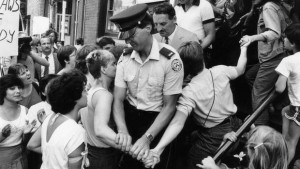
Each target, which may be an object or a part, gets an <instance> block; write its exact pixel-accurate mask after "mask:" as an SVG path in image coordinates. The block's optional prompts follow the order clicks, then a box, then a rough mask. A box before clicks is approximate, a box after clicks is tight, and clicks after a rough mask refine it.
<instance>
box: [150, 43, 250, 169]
mask: <svg viewBox="0 0 300 169" xmlns="http://www.w3.org/2000/svg"><path fill="white" fill-rule="evenodd" d="M247 45H248V44H245V45H244V46H241V54H240V58H239V61H238V64H237V66H224V65H219V66H215V67H212V68H210V69H207V68H206V67H205V64H204V59H203V58H204V56H203V51H202V47H201V46H200V44H199V43H197V42H186V43H184V44H183V45H182V46H181V47H180V48H179V54H180V57H181V58H182V61H183V64H184V67H185V69H184V74H185V76H187V75H192V77H193V78H192V80H191V82H190V83H189V84H187V86H186V87H185V88H184V89H183V91H182V95H181V96H180V98H179V100H178V103H177V112H176V114H175V116H174V118H173V119H172V121H171V122H170V124H169V126H168V127H167V129H166V131H165V133H164V135H163V137H162V138H161V140H160V141H159V143H158V144H157V146H156V147H155V148H154V149H152V150H151V153H150V156H149V157H148V158H150V160H145V165H146V166H148V167H149V166H152V167H153V166H155V163H156V162H159V161H160V160H159V159H160V158H159V156H160V154H161V153H162V152H163V151H164V149H165V147H166V146H167V145H168V144H170V143H171V141H172V140H174V139H175V138H176V137H177V135H178V134H179V133H180V131H181V130H182V128H183V126H184V123H185V121H186V119H187V117H188V116H190V115H191V116H192V118H193V120H194V121H195V123H196V125H197V133H196V134H195V140H194V141H193V143H192V147H191V148H190V151H189V153H188V166H187V168H189V169H196V168H197V167H196V164H198V163H200V162H201V160H202V159H203V158H205V157H207V156H211V155H213V154H214V153H215V152H216V150H217V149H218V147H219V146H220V144H221V142H222V140H223V137H224V135H225V134H226V133H229V132H230V131H232V130H233V129H232V126H231V116H232V115H234V114H235V113H236V112H237V107H236V105H235V104H234V102H233V96H232V91H231V88H230V80H233V79H236V78H237V77H239V76H240V75H242V74H243V73H244V72H245V69H246V63H247V47H248V46H247ZM151 155H152V156H151ZM151 157H152V159H151ZM149 161H150V162H151V161H154V163H152V164H151V163H150V164H149V163H148V162H149Z"/></svg>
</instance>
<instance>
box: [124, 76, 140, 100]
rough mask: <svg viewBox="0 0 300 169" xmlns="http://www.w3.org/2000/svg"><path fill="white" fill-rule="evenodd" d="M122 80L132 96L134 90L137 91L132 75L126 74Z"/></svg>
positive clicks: (134, 92)
mask: <svg viewBox="0 0 300 169" xmlns="http://www.w3.org/2000/svg"><path fill="white" fill-rule="evenodd" d="M124 80H125V81H126V83H127V87H128V91H129V94H130V95H132V96H135V95H136V91H137V86H136V83H135V81H134V75H127V76H125V78H124Z"/></svg>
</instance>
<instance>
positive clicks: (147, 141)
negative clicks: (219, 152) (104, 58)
mask: <svg viewBox="0 0 300 169" xmlns="http://www.w3.org/2000/svg"><path fill="white" fill-rule="evenodd" d="M147 9H148V7H147V5H146V4H137V5H134V6H132V7H130V8H128V9H125V10H124V11H122V12H120V13H118V14H116V15H114V16H112V17H111V18H110V20H111V21H112V22H113V23H115V24H116V25H117V26H118V27H119V29H120V31H121V32H120V36H119V38H120V39H121V40H125V42H126V43H129V44H130V45H131V47H132V48H128V49H126V50H125V51H124V53H123V55H122V56H121V58H120V59H119V61H118V65H117V73H116V78H115V89H114V106H113V113H114V119H115V122H116V124H117V128H118V133H117V137H116V143H117V144H118V146H119V148H120V149H121V150H122V151H123V152H126V153H128V154H127V155H125V156H124V158H123V160H122V164H121V167H120V168H128V169H129V168H130V169H132V168H143V163H142V162H140V161H138V160H140V159H142V158H143V157H146V156H147V154H148V151H149V148H150V146H152V145H153V143H155V142H156V141H158V140H159V137H160V136H159V133H160V132H161V131H162V130H163V128H164V127H165V126H166V125H167V124H168V122H169V121H170V120H171V118H172V116H173V114H174V111H175V105H176V101H177V99H178V96H179V95H180V93H181V91H182V81H183V65H182V61H181V59H180V57H179V55H178V53H177V52H176V51H175V49H174V48H172V47H171V46H169V45H166V44H163V43H160V42H157V41H156V40H155V38H153V36H152V34H153V32H154V30H153V29H154V24H153V20H152V17H151V16H150V15H149V14H148V13H147V12H146V11H147ZM131 143H133V144H131ZM129 155H130V156H129ZM163 157H164V158H165V159H166V160H165V161H164V163H162V164H161V165H160V166H157V168H165V167H166V165H167V163H168V162H167V157H168V153H166V154H165V155H163Z"/></svg>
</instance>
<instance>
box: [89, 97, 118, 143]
mask: <svg viewBox="0 0 300 169" xmlns="http://www.w3.org/2000/svg"><path fill="white" fill-rule="evenodd" d="M112 102H113V96H112V95H111V94H110V93H109V92H99V91H98V92H96V93H95V94H94V95H93V98H92V104H93V106H94V107H95V113H94V124H96V125H94V130H95V134H96V136H97V137H99V138H100V139H101V140H102V141H103V142H105V143H106V144H107V145H109V146H111V147H114V148H118V146H117V144H116V142H115V139H116V136H117V134H116V133H115V132H114V131H113V130H112V129H111V128H110V127H109V126H108V123H109V120H110V115H111V106H112Z"/></svg>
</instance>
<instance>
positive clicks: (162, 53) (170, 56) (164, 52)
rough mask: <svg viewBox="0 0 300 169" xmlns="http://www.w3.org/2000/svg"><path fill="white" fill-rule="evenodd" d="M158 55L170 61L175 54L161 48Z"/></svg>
mask: <svg viewBox="0 0 300 169" xmlns="http://www.w3.org/2000/svg"><path fill="white" fill-rule="evenodd" d="M159 53H160V54H161V55H163V56H165V57H166V58H168V59H171V58H172V56H173V55H174V54H175V53H174V52H173V51H171V50H170V49H167V48H165V47H163V48H161V49H160V51H159Z"/></svg>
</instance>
